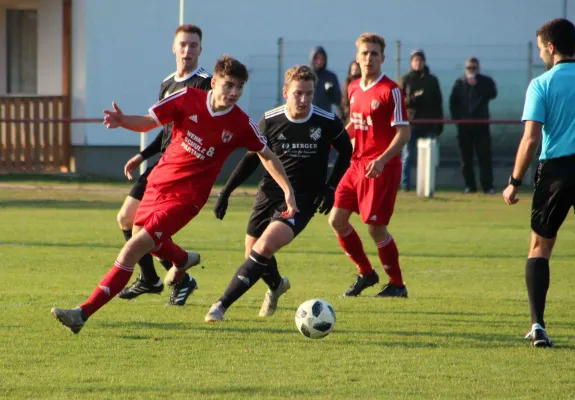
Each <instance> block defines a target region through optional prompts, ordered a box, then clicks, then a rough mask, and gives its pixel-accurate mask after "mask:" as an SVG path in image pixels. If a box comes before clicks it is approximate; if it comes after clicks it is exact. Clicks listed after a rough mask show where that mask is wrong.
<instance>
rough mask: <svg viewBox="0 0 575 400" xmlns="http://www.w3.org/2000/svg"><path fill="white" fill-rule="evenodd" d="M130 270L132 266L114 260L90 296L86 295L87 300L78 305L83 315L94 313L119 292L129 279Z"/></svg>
mask: <svg viewBox="0 0 575 400" xmlns="http://www.w3.org/2000/svg"><path fill="white" fill-rule="evenodd" d="M132 272H134V267H133V266H132V267H128V266H125V265H122V264H120V263H119V262H118V261H116V262H115V263H114V266H113V267H112V269H111V270H109V271H108V273H107V274H106V275H104V278H102V280H101V281H100V284H99V285H98V287H96V289H94V291H93V292H92V294H91V295H90V297H88V300H86V302H84V304H82V305H81V306H80V308H81V309H82V311H83V312H84V315H85V316H86V317H89V316H90V315H92V314H94V313H95V312H96V311H98V310H99V309H100V308H102V306H104V304H106V303H107V302H109V301H110V300H112V299H113V298H114V297H115V296H116V295H117V294H118V293H120V291H121V290H122V289H124V288H125V287H126V285H127V284H128V282H129V281H130V277H131V276H132Z"/></svg>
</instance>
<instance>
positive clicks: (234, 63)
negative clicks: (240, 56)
mask: <svg viewBox="0 0 575 400" xmlns="http://www.w3.org/2000/svg"><path fill="white" fill-rule="evenodd" d="M214 75H219V76H231V77H233V78H236V79H239V80H240V81H242V82H247V81H248V78H249V74H248V69H247V68H246V66H245V65H244V64H242V63H241V62H239V61H238V60H236V59H235V58H233V57H231V56H230V55H228V54H224V55H223V56H221V57H220V58H218V61H216V65H215V66H214Z"/></svg>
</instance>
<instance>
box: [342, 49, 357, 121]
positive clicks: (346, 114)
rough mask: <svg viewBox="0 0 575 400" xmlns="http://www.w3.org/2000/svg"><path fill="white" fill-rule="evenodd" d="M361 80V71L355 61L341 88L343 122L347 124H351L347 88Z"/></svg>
mask: <svg viewBox="0 0 575 400" xmlns="http://www.w3.org/2000/svg"><path fill="white" fill-rule="evenodd" d="M358 78H361V69H360V68H359V64H358V63H357V61H355V60H353V61H352V62H351V64H349V68H348V70H347V77H346V78H345V80H344V81H343V86H342V87H341V120H342V121H343V122H344V123H345V124H347V123H348V122H349V98H348V95H347V87H348V86H349V84H350V83H351V82H352V81H355V80H356V79H358Z"/></svg>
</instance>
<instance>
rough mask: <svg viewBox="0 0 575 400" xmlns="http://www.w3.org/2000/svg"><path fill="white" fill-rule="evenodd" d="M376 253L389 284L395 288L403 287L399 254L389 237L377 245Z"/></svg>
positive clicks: (391, 238)
mask: <svg viewBox="0 0 575 400" xmlns="http://www.w3.org/2000/svg"><path fill="white" fill-rule="evenodd" d="M377 253H378V254H379V259H380V260H381V264H382V265H383V268H384V270H385V273H386V274H387V275H388V276H389V283H390V284H392V285H395V286H404V284H403V277H402V276H401V269H400V268H399V252H398V251H397V246H396V245H395V241H394V240H393V237H392V236H391V235H389V236H388V237H387V239H385V240H384V241H382V242H379V243H377Z"/></svg>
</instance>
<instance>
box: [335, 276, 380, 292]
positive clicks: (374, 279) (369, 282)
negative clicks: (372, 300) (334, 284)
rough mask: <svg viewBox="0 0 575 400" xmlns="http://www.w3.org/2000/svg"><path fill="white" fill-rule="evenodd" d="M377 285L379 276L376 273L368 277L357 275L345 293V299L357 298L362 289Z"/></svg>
mask: <svg viewBox="0 0 575 400" xmlns="http://www.w3.org/2000/svg"><path fill="white" fill-rule="evenodd" d="M378 283H379V275H377V273H376V272H374V273H372V274H369V275H358V276H357V280H356V281H355V282H354V283H353V285H351V286H350V287H349V289H347V290H346V291H345V293H344V294H343V295H344V296H345V297H355V296H359V295H360V294H361V292H363V291H364V289H367V288H368V287H371V286H373V285H376V284H378Z"/></svg>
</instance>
